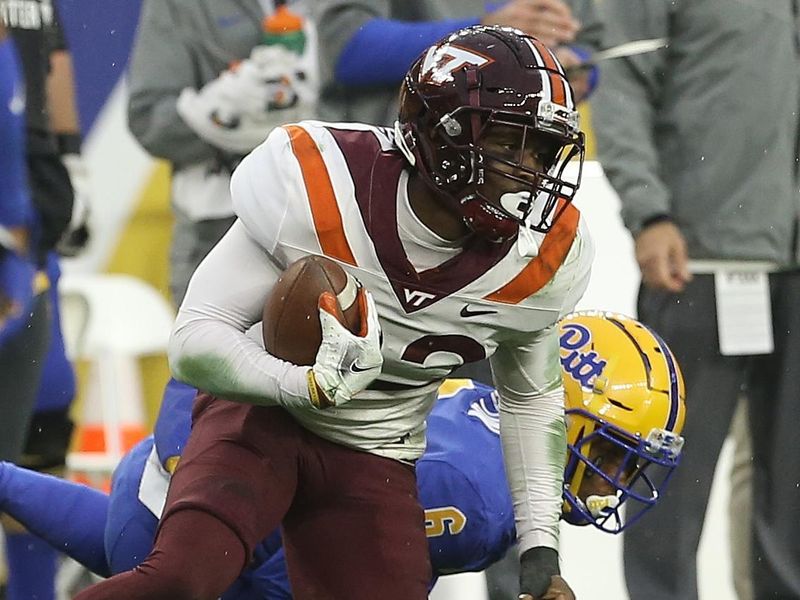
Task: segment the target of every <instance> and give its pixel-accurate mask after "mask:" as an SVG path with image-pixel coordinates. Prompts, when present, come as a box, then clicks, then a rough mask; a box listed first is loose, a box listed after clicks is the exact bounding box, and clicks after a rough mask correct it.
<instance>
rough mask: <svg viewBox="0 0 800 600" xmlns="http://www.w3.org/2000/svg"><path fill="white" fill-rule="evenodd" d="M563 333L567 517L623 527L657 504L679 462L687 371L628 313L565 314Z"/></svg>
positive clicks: (564, 512) (605, 528)
mask: <svg viewBox="0 0 800 600" xmlns="http://www.w3.org/2000/svg"><path fill="white" fill-rule="evenodd" d="M560 334H561V337H560V357H561V367H562V370H561V372H562V378H563V381H564V391H565V407H566V419H567V447H568V453H567V463H566V468H565V471H564V506H563V509H562V516H563V518H564V520H566V521H567V522H569V523H573V524H576V525H586V524H589V523H591V524H593V525H595V526H596V527H598V528H599V529H601V530H603V531H607V532H610V533H619V532H620V531H622V530H623V529H625V528H626V527H628V526H629V525H631V524H632V523H634V522H635V521H636V520H638V519H639V517H641V516H642V514H644V512H645V511H646V510H648V509H649V508H651V507H652V506H654V505H655V503H656V501H657V500H658V498H659V495H660V493H661V491H662V490H663V488H664V486H665V485H666V483H667V481H668V480H669V478H670V476H671V474H672V472H673V470H674V469H675V468H676V467H677V466H678V462H679V460H680V452H681V449H682V447H683V438H682V437H681V436H680V433H681V430H682V429H683V420H684V416H685V414H686V407H685V405H684V397H685V391H684V385H683V377H682V376H681V372H680V369H679V368H678V364H677V362H676V361H675V357H674V356H673V355H672V352H671V351H670V350H669V348H668V347H667V345H666V344H665V343H664V341H663V340H662V339H661V338H659V337H658V336H657V335H656V334H655V333H653V332H652V331H651V330H650V329H648V328H647V327H645V326H644V325H643V324H642V323H639V322H638V321H636V320H634V319H631V318H629V317H624V316H622V315H616V314H612V313H600V312H584V313H575V314H572V315H569V316H567V317H565V318H564V319H562V320H561V322H560ZM625 502H627V503H628V508H627V510H626V513H625V517H624V518H623V516H622V512H621V510H620V507H621V505H622V504H623V503H625Z"/></svg>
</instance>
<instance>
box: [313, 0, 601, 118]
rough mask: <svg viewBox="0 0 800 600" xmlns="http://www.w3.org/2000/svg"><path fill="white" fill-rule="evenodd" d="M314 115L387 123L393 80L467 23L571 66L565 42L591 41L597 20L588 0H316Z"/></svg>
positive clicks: (393, 110) (390, 114) (570, 53)
mask: <svg viewBox="0 0 800 600" xmlns="http://www.w3.org/2000/svg"><path fill="white" fill-rule="evenodd" d="M313 10H314V17H315V19H314V20H315V21H316V23H317V27H318V32H319V40H320V53H319V58H320V61H319V62H320V101H319V111H318V112H319V116H320V119H323V120H326V121H363V122H366V123H374V124H376V125H391V124H392V121H393V120H394V116H393V115H395V114H396V113H397V107H396V98H397V88H398V86H399V85H400V82H401V81H402V79H403V75H405V72H406V71H407V70H408V67H409V66H410V65H411V63H412V62H413V61H414V59H416V58H417V56H418V55H419V54H420V53H421V52H422V51H423V50H425V49H426V48H427V47H428V46H430V45H431V44H433V43H435V42H436V41H437V40H438V39H440V38H442V37H444V36H445V35H447V34H448V33H452V32H453V31H456V30H457V29H459V28H461V27H467V26H469V25H478V24H484V25H506V26H509V27H516V28H517V29H520V30H522V31H523V32H525V33H527V34H529V35H533V36H534V37H537V38H539V39H540V40H541V41H542V42H543V43H545V44H546V45H548V46H550V47H552V48H554V49H556V50H555V51H556V56H557V58H558V59H559V61H561V63H562V64H563V65H564V68H565V69H569V68H570V67H572V66H574V65H575V64H577V63H578V62H580V58H579V57H578V56H576V55H575V54H574V52H573V51H572V50H568V49H566V48H559V47H561V46H563V45H565V44H573V43H576V44H579V45H581V46H584V47H587V46H588V47H591V46H595V45H596V44H597V43H598V42H599V36H600V24H599V21H598V20H597V18H596V16H595V10H594V7H593V3H592V2H591V0H571V1H564V0H510V1H509V2H484V1H482V0H452V1H439V0H419V1H417V2H390V1H389V0H319V1H317V2H314V3H313Z"/></svg>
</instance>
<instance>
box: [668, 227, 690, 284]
mask: <svg viewBox="0 0 800 600" xmlns="http://www.w3.org/2000/svg"><path fill="white" fill-rule="evenodd" d="M671 258H672V273H673V278H674V279H676V280H677V282H678V283H679V284H680V287H681V289H683V286H684V285H685V284H686V283H688V282H689V281H691V280H692V274H691V272H690V271H689V252H688V250H687V248H686V242H685V241H684V240H683V239H681V240H678V242H677V243H676V244H675V246H674V247H673V248H672V256H671Z"/></svg>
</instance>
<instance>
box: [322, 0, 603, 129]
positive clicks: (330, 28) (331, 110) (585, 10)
mask: <svg viewBox="0 0 800 600" xmlns="http://www.w3.org/2000/svg"><path fill="white" fill-rule="evenodd" d="M568 3H569V4H570V5H571V7H572V10H573V13H574V14H575V15H576V16H577V18H578V19H579V20H580V21H581V22H582V24H583V25H584V31H583V32H582V34H581V37H580V38H579V42H580V43H582V44H586V45H590V46H593V45H595V44H596V43H598V42H599V35H600V27H599V26H600V23H599V19H598V18H597V16H596V13H595V11H594V8H593V2H592V0H568ZM485 4H488V2H484V1H483V0H315V2H313V7H314V8H313V11H314V13H313V14H314V17H315V19H314V20H315V22H316V24H317V29H318V34H319V49H320V57H319V63H320V83H321V89H320V101H319V113H320V118H321V119H323V120H330V121H362V122H365V123H375V124H379V125H390V124H392V123H393V122H394V120H395V118H396V116H397V102H396V100H397V94H398V90H399V89H400V81H398V82H397V83H396V84H395V85H390V86H374V87H359V88H351V87H347V86H344V85H342V84H339V83H337V82H336V81H335V79H334V76H333V75H334V69H335V67H336V63H337V62H338V61H339V56H341V53H342V50H343V49H344V47H345V46H346V45H347V43H348V42H349V41H350V39H351V38H352V37H353V35H355V33H356V32H357V31H358V29H359V28H360V27H361V26H362V25H363V24H364V23H365V22H366V21H368V20H370V19H373V18H383V19H396V20H399V21H411V22H422V21H435V20H441V19H455V18H463V19H466V18H468V17H472V16H474V17H475V20H476V22H477V21H478V20H479V19H480V17H481V16H482V15H483V14H484V5H485Z"/></svg>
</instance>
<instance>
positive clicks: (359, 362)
mask: <svg viewBox="0 0 800 600" xmlns="http://www.w3.org/2000/svg"><path fill="white" fill-rule="evenodd" d="M356 301H357V302H358V309H359V315H360V319H361V327H360V331H359V332H358V334H357V335H356V334H354V333H351V332H350V331H349V330H348V329H347V327H345V326H344V325H342V323H341V322H340V321H339V319H338V318H337V317H336V314H337V313H338V312H339V311H338V310H337V309H338V306H337V304H336V298H335V297H334V296H333V295H332V294H331V293H329V292H323V294H322V295H321V296H320V298H319V320H320V324H321V325H322V343H321V344H320V347H319V351H318V352H317V359H316V362H315V363H314V366H313V367H312V368H311V369H310V370H309V372H308V379H309V381H308V384H309V385H308V388H309V395H310V398H311V403H312V404H313V405H314V406H315V407H317V408H328V407H330V406H341V405H342V404H345V403H346V402H349V401H350V400H352V398H353V396H355V395H356V394H357V393H359V392H360V391H362V390H364V389H365V388H366V387H367V386H368V385H369V384H370V383H372V380H373V379H375V378H376V377H377V376H378V375H379V374H380V372H381V367H382V366H383V356H382V355H381V326H380V323H379V322H378V311H377V310H376V308H375V301H374V300H373V299H372V294H370V293H369V292H368V291H367V290H365V289H364V288H363V287H362V288H360V289H359V290H358V297H357V299H356Z"/></svg>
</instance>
